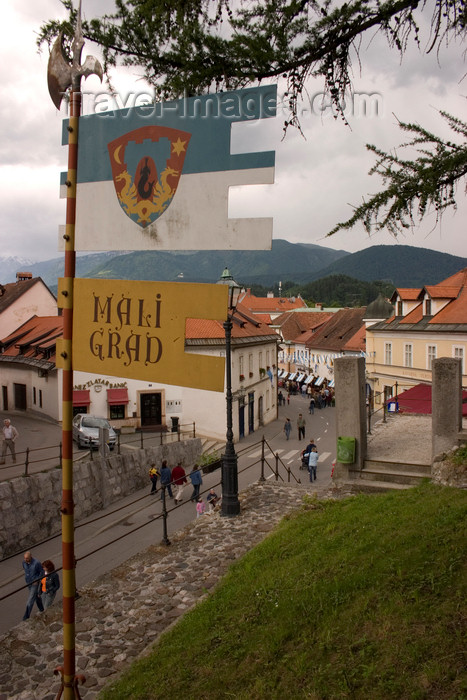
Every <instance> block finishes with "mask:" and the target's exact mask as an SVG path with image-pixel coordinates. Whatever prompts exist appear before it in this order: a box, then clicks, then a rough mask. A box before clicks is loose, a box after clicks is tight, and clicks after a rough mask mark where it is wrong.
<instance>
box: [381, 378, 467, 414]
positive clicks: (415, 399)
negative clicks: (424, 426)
mask: <svg viewBox="0 0 467 700" xmlns="http://www.w3.org/2000/svg"><path fill="white" fill-rule="evenodd" d="M386 404H388V405H389V404H393V405H394V404H395V406H396V407H398V410H399V412H400V413H421V414H425V415H430V414H431V384H417V385H416V386H413V387H412V388H411V389H407V391H403V392H402V393H401V394H398V395H397V396H392V397H391V398H389V399H387V401H386ZM462 415H463V416H467V391H463V392H462Z"/></svg>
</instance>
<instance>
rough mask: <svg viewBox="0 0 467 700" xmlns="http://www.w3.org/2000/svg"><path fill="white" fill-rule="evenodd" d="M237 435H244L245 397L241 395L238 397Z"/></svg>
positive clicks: (240, 436)
mask: <svg viewBox="0 0 467 700" xmlns="http://www.w3.org/2000/svg"><path fill="white" fill-rule="evenodd" d="M238 436H239V438H242V437H245V399H244V397H243V396H242V397H241V398H239V399H238Z"/></svg>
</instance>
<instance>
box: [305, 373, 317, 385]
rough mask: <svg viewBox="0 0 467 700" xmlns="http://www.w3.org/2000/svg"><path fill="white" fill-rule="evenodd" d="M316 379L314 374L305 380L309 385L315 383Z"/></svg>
mask: <svg viewBox="0 0 467 700" xmlns="http://www.w3.org/2000/svg"><path fill="white" fill-rule="evenodd" d="M314 378H315V375H314V374H309V375H308V377H307V378H306V379H305V384H309V383H310V382H312V381H313V379H314Z"/></svg>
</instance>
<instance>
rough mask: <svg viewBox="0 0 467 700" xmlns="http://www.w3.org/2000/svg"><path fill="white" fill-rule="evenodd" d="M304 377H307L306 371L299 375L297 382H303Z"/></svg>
mask: <svg viewBox="0 0 467 700" xmlns="http://www.w3.org/2000/svg"><path fill="white" fill-rule="evenodd" d="M304 379H305V373H304V372H301V373H300V374H299V375H298V377H297V382H303V380H304Z"/></svg>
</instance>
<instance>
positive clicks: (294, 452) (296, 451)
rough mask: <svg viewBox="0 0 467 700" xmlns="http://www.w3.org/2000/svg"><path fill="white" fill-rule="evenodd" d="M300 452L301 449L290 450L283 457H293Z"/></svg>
mask: <svg viewBox="0 0 467 700" xmlns="http://www.w3.org/2000/svg"><path fill="white" fill-rule="evenodd" d="M298 453H299V450H290V452H287V453H286V454H285V455H283V456H282V459H283V460H284V459H293V457H296V456H297V455H298Z"/></svg>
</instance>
